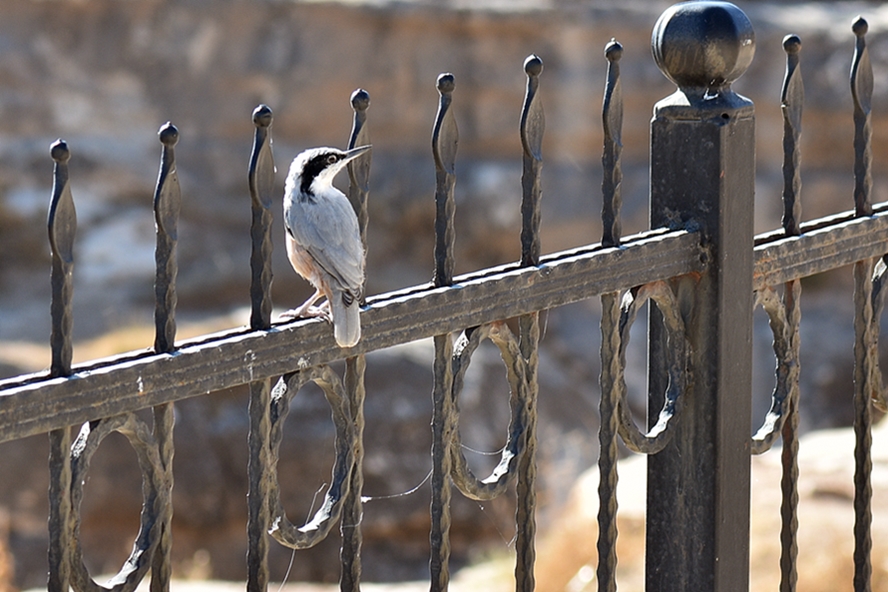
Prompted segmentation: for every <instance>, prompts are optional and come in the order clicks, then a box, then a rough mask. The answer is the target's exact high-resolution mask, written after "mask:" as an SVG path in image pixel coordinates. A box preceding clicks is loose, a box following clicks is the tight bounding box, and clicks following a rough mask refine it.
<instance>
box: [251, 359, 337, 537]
mask: <svg viewBox="0 0 888 592" xmlns="http://www.w3.org/2000/svg"><path fill="white" fill-rule="evenodd" d="M309 381H311V382H314V383H315V384H317V385H318V386H319V387H321V390H323V391H324V396H325V397H326V398H327V402H328V403H329V404H330V408H331V410H332V412H333V413H332V414H333V424H334V426H335V428H336V438H335V442H334V449H335V460H334V465H333V475H332V480H331V482H330V488H329V489H328V490H327V493H326V495H325V496H324V500H323V502H321V505H320V507H319V508H318V510H317V512H315V514H314V517H313V518H312V519H311V520H310V521H309V522H307V523H306V524H303V525H302V526H299V527H297V526H295V525H293V524H292V523H291V522H290V520H289V519H288V518H287V513H286V511H285V510H284V507H283V505H282V503H281V496H280V484H279V481H278V476H277V462H278V459H279V457H280V446H281V441H282V440H283V437H284V422H285V421H286V419H287V415H288V413H289V410H290V401H292V399H293V397H294V396H295V395H296V393H297V391H299V389H300V388H301V387H302V386H303V385H305V384H306V383H308V382H309ZM354 437H355V436H354V426H353V425H352V419H351V403H350V401H349V400H348V397H347V396H346V394H345V388H344V387H343V385H342V381H341V380H339V377H338V376H337V375H336V373H334V372H333V370H331V369H330V367H329V366H316V367H314V368H310V369H308V370H302V371H298V372H294V373H292V374H287V375H286V376H284V377H282V378H281V379H280V380H279V381H278V383H277V385H276V386H275V387H274V389H273V390H272V393H271V439H270V441H269V447H270V449H271V452H270V454H271V465H270V467H269V469H270V470H269V472H268V474H267V475H264V476H263V477H264V478H265V479H267V480H268V481H269V483H270V487H269V502H270V503H271V508H270V510H271V522H270V524H269V534H270V535H271V536H273V537H274V538H275V539H276V540H277V541H278V542H279V543H281V544H282V545H285V546H287V547H290V548H292V549H308V548H310V547H313V546H315V545H317V544H318V543H319V542H321V541H322V540H324V538H326V536H327V534H328V533H329V532H330V530H331V529H332V528H333V526H334V525H335V524H336V521H337V520H338V519H339V515H340V513H341V512H342V504H343V501H344V499H345V496H346V495H347V494H348V488H349V482H350V479H351V471H352V467H353V465H354V460H355V459H354Z"/></svg>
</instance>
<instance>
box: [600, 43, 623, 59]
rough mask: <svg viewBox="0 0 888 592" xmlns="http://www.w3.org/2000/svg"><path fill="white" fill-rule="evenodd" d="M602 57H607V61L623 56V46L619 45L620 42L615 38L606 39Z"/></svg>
mask: <svg viewBox="0 0 888 592" xmlns="http://www.w3.org/2000/svg"><path fill="white" fill-rule="evenodd" d="M604 57H605V58H607V61H609V62H617V61H619V60H620V58H621V57H623V46H622V45H620V42H619V41H617V40H616V39H611V40H610V41H608V43H607V45H605V46H604Z"/></svg>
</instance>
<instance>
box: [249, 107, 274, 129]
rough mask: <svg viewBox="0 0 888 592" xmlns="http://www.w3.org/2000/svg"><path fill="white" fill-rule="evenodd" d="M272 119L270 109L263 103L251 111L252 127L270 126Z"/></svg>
mask: <svg viewBox="0 0 888 592" xmlns="http://www.w3.org/2000/svg"><path fill="white" fill-rule="evenodd" d="M272 117H273V114H272V112H271V107H269V106H268V105H266V104H265V103H262V104H260V105H258V106H257V107H256V108H255V109H253V125H255V126H256V127H268V126H270V125H271V120H272Z"/></svg>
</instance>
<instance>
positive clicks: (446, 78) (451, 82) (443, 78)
mask: <svg viewBox="0 0 888 592" xmlns="http://www.w3.org/2000/svg"><path fill="white" fill-rule="evenodd" d="M437 87H438V92H439V93H441V94H442V95H447V94H450V93H452V92H453V89H454V88H456V79H455V78H454V77H453V74H451V73H450V72H445V73H443V74H440V75H439V76H438V82H437Z"/></svg>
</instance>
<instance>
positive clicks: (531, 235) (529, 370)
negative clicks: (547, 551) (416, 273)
mask: <svg viewBox="0 0 888 592" xmlns="http://www.w3.org/2000/svg"><path fill="white" fill-rule="evenodd" d="M542 71H543V61H542V60H541V59H540V58H539V57H537V56H535V55H531V56H528V57H527V59H526V60H525V61H524V72H525V74H526V75H527V92H526V93H525V100H524V107H523V109H522V111H521V124H520V133H521V145H522V146H523V148H524V160H523V168H524V170H523V174H522V176H521V189H522V197H521V212H522V219H523V224H522V231H521V265H522V266H523V267H530V268H534V267H537V266H538V265H539V264H540V252H541V247H540V211H541V204H540V200H541V198H542V179H541V178H540V173H541V171H542V166H543V156H542V145H543V132H544V131H545V123H544V122H545V116H544V114H543V107H542V102H541V99H540V93H539V89H540V74H541V73H542ZM539 342H540V309H537V310H535V311H532V312H529V313H528V314H525V315H523V316H522V317H521V318H519V319H518V348H519V351H520V353H521V358H522V360H523V361H524V380H525V389H526V390H525V392H524V393H523V394H524V396H523V397H522V406H523V409H522V416H523V417H524V418H526V425H525V427H524V435H523V439H524V450H523V452H522V453H521V456H520V457H519V458H518V483H517V484H516V486H515V491H516V496H517V498H518V499H517V507H516V509H515V528H516V530H515V555H516V560H515V590H517V591H519V592H531V591H532V590H533V589H534V586H535V580H534V572H533V566H534V562H535V561H536V548H535V546H534V539H535V538H536V475H537V466H536V447H537V435H536V433H537V430H536V425H537V418H538V414H537V399H538V398H539V385H538V380H537V375H538V373H539Z"/></svg>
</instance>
